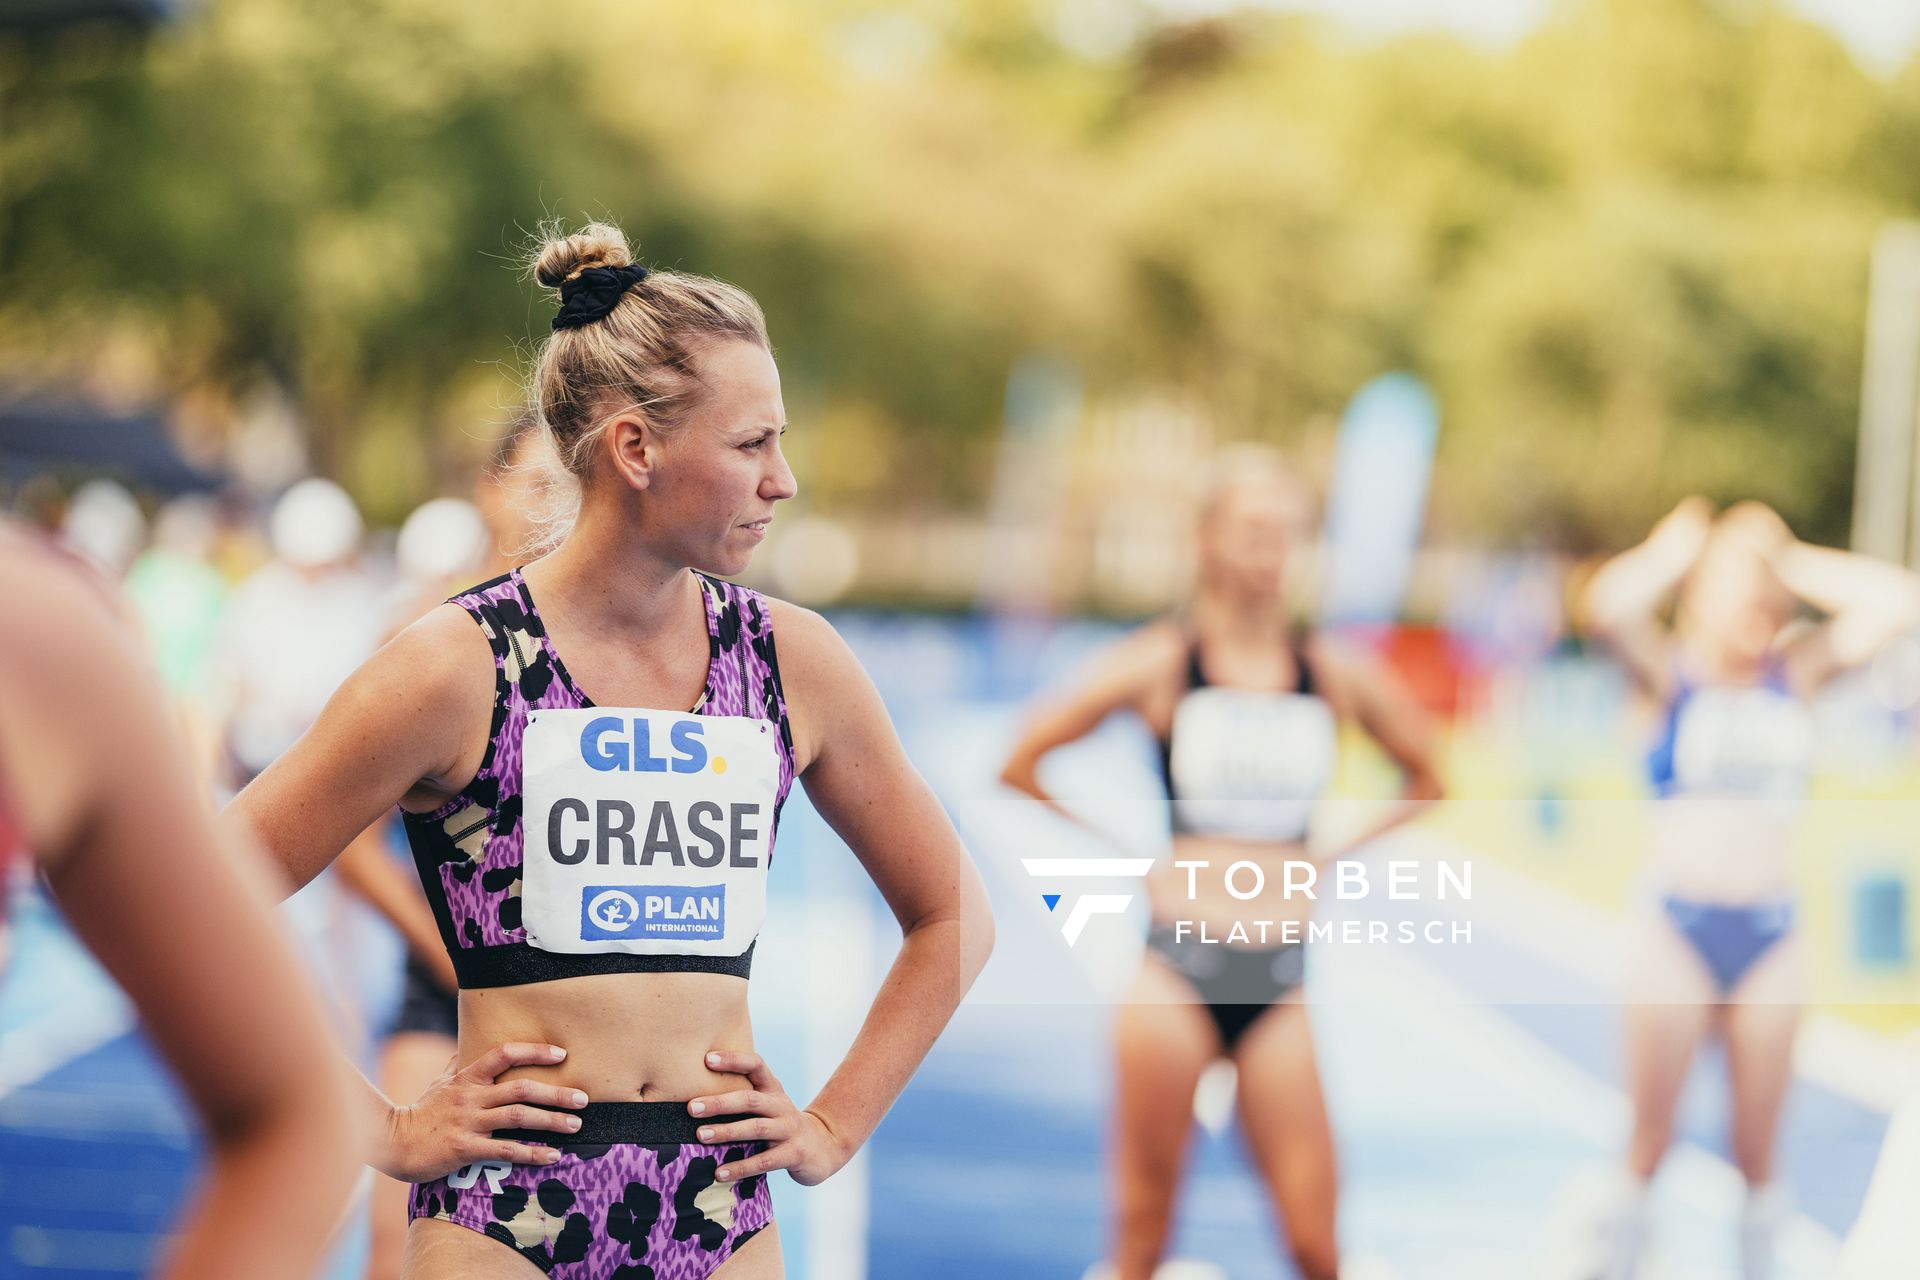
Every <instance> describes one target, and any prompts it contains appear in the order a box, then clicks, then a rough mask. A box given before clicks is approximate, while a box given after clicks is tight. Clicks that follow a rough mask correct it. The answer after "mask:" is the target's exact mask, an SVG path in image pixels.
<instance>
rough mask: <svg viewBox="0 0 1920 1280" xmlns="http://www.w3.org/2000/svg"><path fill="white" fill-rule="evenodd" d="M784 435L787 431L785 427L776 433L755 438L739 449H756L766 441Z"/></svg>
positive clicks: (771, 432) (770, 432)
mask: <svg viewBox="0 0 1920 1280" xmlns="http://www.w3.org/2000/svg"><path fill="white" fill-rule="evenodd" d="M785 434H787V429H786V428H785V427H782V428H780V430H779V431H777V432H773V431H769V432H768V433H767V434H766V435H763V436H755V437H754V438H753V439H751V440H748V441H746V442H745V443H743V444H742V445H741V446H740V447H741V448H742V449H758V448H759V447H760V446H761V445H763V444H765V443H766V442H767V441H768V440H770V439H772V438H773V437H774V436H775V435H783V436H784V435H785Z"/></svg>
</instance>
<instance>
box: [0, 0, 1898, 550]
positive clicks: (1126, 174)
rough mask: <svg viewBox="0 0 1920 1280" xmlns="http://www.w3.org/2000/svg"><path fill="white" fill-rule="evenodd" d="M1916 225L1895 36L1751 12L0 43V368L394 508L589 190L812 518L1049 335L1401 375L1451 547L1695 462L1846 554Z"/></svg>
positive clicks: (397, 26) (1273, 425) (274, 21)
mask: <svg viewBox="0 0 1920 1280" xmlns="http://www.w3.org/2000/svg"><path fill="white" fill-rule="evenodd" d="M1916 213H1920V61H1917V62H1916V63H1914V64H1913V65H1910V66H1909V67H1908V68H1907V69H1906V71H1905V72H1904V73H1903V74H1901V75H1899V76H1897V77H1895V78H1893V79H1891V80H1883V79H1876V78H1874V77H1873V76H1871V75H1869V74H1867V73H1866V72H1865V71H1863V70H1862V69H1861V68H1860V67H1859V66H1857V65H1856V64H1855V62H1854V61H1853V60H1852V58H1851V57H1850V56H1849V55H1848V54H1847V53H1846V51H1845V50H1844V49H1843V48H1842V47H1841V46H1840V45H1839V44H1838V43H1837V42H1836V41H1835V39H1834V38H1833V37H1832V36H1831V35H1830V34H1828V33H1827V32H1826V31H1825V30H1823V29H1821V28H1819V27H1817V26H1814V25H1811V24H1809V23H1807V22H1805V21H1803V20H1800V19H1798V18H1796V17H1793V16H1792V15H1790V14H1789V13H1788V12H1786V11H1785V10H1783V9H1781V8H1780V7H1779V6H1778V5H1775V4H1769V3H1762V2H1759V0H1568V2H1567V3H1565V4H1563V5H1562V6H1561V7H1560V8H1558V9H1557V10H1556V11H1554V13H1553V15H1552V16H1551V18H1550V19H1549V20H1548V21H1547V22H1546V23H1544V24H1543V25H1542V26H1541V27H1540V28H1539V29H1538V30H1537V31H1535V32H1534V33H1533V34H1532V35H1530V36H1528V37H1527V38H1526V39H1524V40H1523V41H1522V42H1520V43H1519V44H1518V45H1516V46H1515V47H1513V48H1511V49H1508V50H1502V51H1497V52H1495V51H1487V50H1484V49H1480V48H1477V47H1473V46H1469V45H1465V44H1462V43H1459V42H1457V41H1455V40H1453V39H1450V38H1446V37H1441V36H1435V35H1414V36H1407V37H1405V38H1401V39H1396V40H1391V41H1387V42H1376V43H1371V44H1367V43H1357V42H1355V41H1354V40H1352V39H1351V38H1349V37H1346V36H1344V35H1343V34H1342V33H1341V32H1340V31H1339V30H1338V29H1337V28H1333V27H1328V26H1325V25H1322V24H1318V23H1315V22H1311V21H1308V20H1304V19H1302V18H1299V17H1297V16H1284V15H1278V14H1266V13H1254V12H1249V13H1245V14H1240V15H1236V16H1231V17H1226V18H1220V19H1215V20H1209V21H1206V22H1202V23H1189V24H1183V25H1167V24H1165V23H1163V22H1156V20H1155V19H1154V16H1153V13H1152V11H1150V10H1148V9H1145V8H1142V7H1140V6H1139V5H1138V3H1137V2H1136V0H914V2H908V3H899V4H893V5H887V6H881V5H875V4H869V3H856V2H855V0H805V2H798V0H784V2H775V0H736V2H735V3H730V4H724V5H687V4H668V3H654V2H646V3H635V2H634V0H560V2H557V3H552V4H546V5H509V4H500V3H492V4H487V3H475V2H474V0H335V2H334V3H331V4H325V5H297V4H292V3H289V2H288V0H206V3H205V5H204V7H202V8H200V9H198V10H196V11H195V12H194V13H193V14H192V15H191V16H190V17H189V18H188V19H187V20H186V21H185V22H183V23H182V24H180V25H178V26H175V27H173V28H168V29H163V30H161V31H159V32H157V33H154V34H152V35H150V36H147V37H145V38H136V37H133V36H131V35H128V34H125V33H119V32H114V31H108V30H78V31H69V32H66V33H63V34H61V35H58V36H45V35H41V36H33V37H26V36H20V35H13V36H5V37H0V374H4V375H5V376H6V377H8V378H9V379H10V380H11V381H14V382H19V381H21V380H22V379H28V378H31V379H34V380H38V381H41V382H46V381H49V380H61V381H67V382H73V383H78V384H80V385H87V384H89V382H93V381H98V380H100V379H101V378H103V377H106V376H108V375H107V373H104V372H103V368H104V367H106V366H110V368H111V374H112V376H113V377H116V378H119V379H120V380H122V381H125V380H127V379H128V378H129V377H131V376H133V375H132V374H130V373H129V370H130V369H132V370H135V371H136V372H138V374H139V376H140V378H142V379H144V381H145V382H146V383H147V384H149V385H146V386H145V387H143V388H142V390H143V391H144V392H145V393H147V394H152V395H158V396H165V397H169V398H173V399H175V400H176V401H177V402H180V403H185V404H191V405H193V406H194V407H195V411H196V412H198V413H200V414H202V415H203V416H210V417H213V418H218V417H219V416H220V414H221V412H222V411H223V409H222V407H223V406H224V407H225V411H227V412H231V413H236V414H237V413H238V412H240V408H239V407H240V406H242V405H244V404H245V403H247V401H248V397H249V396H250V395H252V394H253V393H254V392H255V391H257V390H258V388H259V387H260V386H261V385H263V384H267V385H272V386H275V387H278V388H280V389H281V390H282V391H284V392H285V393H286V395H287V396H289V397H290V398H291V400H292V401H293V403H295V404H297V405H298V406H299V408H300V411H301V412H302V414H303V416H304V417H305V419H306V420H307V422H308V423H309V424H310V429H311V433H312V438H313V441H314V445H315V450H316V456H317V461H318V463H319V465H321V466H322V467H324V468H326V469H327V470H330V471H333V472H334V473H336V474H339V475H342V476H343V477H345V478H347V479H348V480H349V481H350V482H351V483H353V484H354V485H355V486H356V488H358V490H359V491H360V492H361V494H362V496H363V497H365V498H366V499H367V500H368V501H369V503H370V505H372V506H373V508H374V509H375V513H376V514H377V515H382V516H387V517H391V516H393V515H395V514H397V513H398V512H400V511H401V510H403V509H404V507H405V506H406V504H407V503H409V502H411V501H413V500H415V499H417V498H419V497H421V496H424V494H425V493H426V491H428V490H429V489H430V488H431V487H432V486H433V485H434V484H435V483H436V478H438V477H444V476H446V475H448V474H451V473H453V472H454V471H456V470H457V468H458V467H459V466H460V465H462V464H464V463H467V462H470V461H471V460H472V459H473V458H475V457H477V456H478V455H479V454H480V453H481V452H483V443H484V441H483V437H484V436H485V435H486V433H487V431H488V429H489V427H490V426H492V425H497V424H498V423H500V422H502V421H504V420H505V418H506V417H507V416H509V415H510V413H511V412H512V409H513V406H514V404H515V403H516V401H517V398H518V394H519V393H518V389H517V379H518V377H519V376H520V371H521V368H522V365H523V362H524V359H525V357H526V355H527V353H528V352H529V351H530V350H531V347H532V344H533V343H535V342H537V341H538V340H539V338H540V337H541V336H542V334H543V333H544V331H545V328H546V324H545V322H546V318H547V316H548V315H549V314H550V311H549V309H548V306H547V304H546V303H545V302H544V301H543V300H542V299H541V298H540V297H539V295H538V294H537V292H536V291H535V290H534V289H533V288H532V286H531V285H530V283H529V282H528V281H527V280H526V279H525V277H524V276H523V275H522V274H521V273H520V264H521V259H522V254H523V248H524V245H525V243H526V241H527V239H528V237H529V236H530V235H531V233H532V232H533V230H534V228H535V227H536V226H537V224H539V223H540V222H541V220H542V219H545V218H549V217H555V216H558V217H564V218H567V219H570V220H573V221H578V220H579V219H581V218H583V217H586V216H594V215H607V216H611V217H613V218H614V219H615V220H617V221H619V222H620V223H621V224H622V225H623V226H624V227H625V229H626V230H627V232H628V234H629V236H630V237H631V238H632V239H633V240H634V241H635V242H636V244H637V245H638V246H639V251H640V254H641V257H642V259H643V260H644V261H648V262H651V263H655V264H667V265H673V266H679V267H684V268H687V269H691V270H696V271H703V272H708V273H711V274H717V275H722V276H725V277H727V278H729V279H732V280H735V281H737V282H739V283H741V284H743V285H745V286H746V287H748V288H749V289H751V290H752V291H753V292H754V293H755V294H756V295H757V296H759V297H760V298H761V300H762V301H763V303H764V304H765V306H766V309H767V312H768V315H769V319H770V322H771V324H772V328H773V332H774V335H775V339H776V343H777V345H778V347H779V351H780V355H781V357H782V367H783V370H784V373H785V376H786V379H787V383H788V398H789V402H790V407H791V408H792V410H793V414H794V421H795V426H796V430H795V432H794V434H793V436H792V437H790V440H791V442H792V443H793V445H794V446H795V448H796V451H797V452H798V453H799V454H800V455H801V457H800V459H799V460H800V461H801V462H802V472H803V474H804V475H805V476H806V477H807V480H808V483H809V485H810V486H811V497H812V499H813V500H814V501H815V502H816V503H818V504H820V505H822V506H828V507H834V508H838V509H848V508H855V507H872V506H879V505H883V504H884V505H886V506H888V507H890V508H896V509H897V508H899V507H902V506H907V507H913V506H922V507H928V508H931V507H937V506H953V505H970V504H974V503H977V502H979V501H980V500H981V498H982V496H983V492H984V489H985V486H986V485H987V483H988V480H989V477H990V475H991V470H992V467H991V454H992V444H993V441H994V439H995V437H996V433H997V427H998V422H999V417H1000V410H1001V400H1002V395H1003V388H1004V385H1005V379H1006V374H1007V371H1008V369H1009V367H1010V366H1011V365H1012V363H1013V362H1014V361H1015V360H1016V359H1018V358H1019V357H1020V355H1021V354H1022V353H1024V352H1028V351H1032V350H1043V351H1048V352H1051V353H1053V354H1055V355H1056V356H1061V357H1065V358H1068V359H1071V360H1073V361H1074V362H1076V363H1077V364H1078V365H1079V366H1080V367H1081V368H1082V370H1083V371H1084V373H1085V376H1086V381H1087V385H1088V387H1089V388H1090V390H1091V392H1092V394H1093V395H1094V396H1095V397H1096V398H1097V399H1104V400H1124V399H1126V398H1129V397H1133V396H1138V395H1144V394H1162V393H1168V392H1171V393H1173V394H1176V395H1178V396H1179V397H1181V398H1182V399H1183V400H1187V401H1191V402H1193V403H1196V404H1199V405H1201V406H1203V407H1204V408H1205V409H1207V410H1208V411H1209V412H1210V413H1211V414H1212V415H1213V417H1214V418H1215V419H1216V421H1217V422H1218V424H1219V430H1220V434H1221V435H1222V436H1225V437H1258V438H1267V439H1273V440H1278V441H1281V442H1283V443H1284V442H1287V441H1290V440H1295V439H1297V438H1298V436H1299V433H1300V432H1301V431H1303V430H1304V429H1306V424H1308V423H1310V422H1313V421H1314V420H1316V419H1324V417H1325V416H1326V415H1327V414H1330V413H1337V412H1338V411H1339V409H1340V407H1341V405H1342V404H1343V403H1344V401H1345V399H1346V398H1347V397H1348V396H1349V395H1350V394H1351V393H1352V391H1353V390H1354V389H1355V388H1356V387H1357V386H1358V385H1359V384H1360V383H1362V382H1363V381H1365V380H1366V379H1367V378H1368V377H1370V376H1372V375H1373V374H1375V373H1378V372H1380V371H1382V370H1385V369H1389V368H1396V367H1400V368H1410V369H1412V370H1414V371H1416V372H1418V373H1420V374H1422V375H1424V376H1426V377H1428V378H1429V379H1430V380H1431V381H1432V382H1433V384H1434V386H1435V388H1436V390H1437V392H1438V394H1439V396H1440V399H1441V403H1442V405H1443V410H1444V414H1445V426H1444V429H1443V443H1442V450H1441V461H1440V473H1439V475H1440V488H1439V493H1438V498H1437V506H1436V512H1437V519H1438V520H1439V521H1440V523H1441V526H1442V532H1443V533H1446V534H1451V535H1454V536H1466V537H1482V538H1500V539H1512V538H1523V537H1541V536H1552V537H1556V538H1559V539H1560V540H1563V541H1572V542H1576V543H1593V542H1618V541H1620V540H1623V539H1625V538H1628V537H1631V536H1634V535H1636V534H1637V533H1638V532H1640V531H1641V530H1643V529H1644V528H1645V527H1646V525H1647V524H1648V523H1649V522H1650V521H1651V520H1652V519H1653V518H1654V517H1655V516H1656V515H1657V514H1658V513H1659V512H1660V511H1662V510H1664V509H1665V508H1666V507H1667V506H1668V505H1670V504H1671V502H1672V501H1673V500H1674V498H1675V497H1676V496H1678V495H1679V494H1681V493H1683V492H1686V491H1689V490H1695V489H1698V490H1703V491H1706V492H1708V493H1709V494H1711V495H1713V496H1716V497H1719V498H1721V499H1732V498H1735V497H1738V496H1744V495H1749V494H1753V495H1759V496H1762V497H1765V498H1768V499H1770V500H1772V501H1774V502H1775V503H1777V504H1778V505H1779V506H1780V507H1781V508H1782V510H1783V511H1784V512H1785V513H1786V514H1787V516H1788V518H1789V519H1790V520H1791V521H1792V522H1793V523H1794V525H1795V527H1796V528H1797V529H1798V530H1800V531H1801V532H1802V533H1803V535H1810V536H1813V537H1816V538H1820V539H1824V540H1828V541H1840V540H1844V537H1845V533H1846V528H1847V521H1848V514H1849V513H1848V495H1849V492H1850V488H1851V484H1852V466H1853V461H1852V458H1853V433H1854V427H1855V421H1856V417H1857V403H1858V396H1859V378H1860V373H1859V370H1860V360H1861V348H1862V336H1863V335H1862V330H1863V326H1864V316H1863V312H1864V305H1865V289H1866V269H1867V261H1868V255H1869V251H1870V246H1871V243H1872V237H1873V235H1874V232H1875V230H1876V229H1877V227H1878V226H1879V225H1880V224H1881V223H1883V222H1884V221H1885V220H1887V219H1889V218H1894V217H1905V216H1913V215H1915V214H1916ZM130 349H132V350H137V351H141V352H144V353H145V355H144V358H143V359H129V357H128V356H127V354H126V353H127V351H128V350H130ZM108 353H113V354H112V356H111V358H108Z"/></svg>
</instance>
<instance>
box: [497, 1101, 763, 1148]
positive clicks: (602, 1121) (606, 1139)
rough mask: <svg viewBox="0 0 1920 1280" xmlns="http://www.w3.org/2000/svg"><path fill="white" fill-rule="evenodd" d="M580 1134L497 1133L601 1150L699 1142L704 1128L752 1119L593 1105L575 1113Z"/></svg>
mask: <svg viewBox="0 0 1920 1280" xmlns="http://www.w3.org/2000/svg"><path fill="white" fill-rule="evenodd" d="M572 1114H573V1115H576V1116H579V1117H580V1129H579V1132H577V1133H557V1132H555V1131H554V1130H552V1129H495V1130H494V1131H493V1136H494V1137H496V1138H499V1139H501V1140H502V1141H504V1142H542V1143H545V1144H546V1145H547V1146H550V1147H582V1146H587V1147H599V1146H608V1145H611V1144H613V1143H618V1142H644V1143H655V1144H657V1143H663V1142H698V1141H699V1140H700V1138H699V1130H700V1126H701V1125H708V1124H733V1123H735V1122H737V1121H740V1120H751V1119H752V1118H753V1117H752V1116H744V1115H726V1116H690V1115H688V1114H687V1104H686V1103H684V1102H589V1103H588V1104H587V1105H586V1106H584V1107H581V1108H579V1109H578V1110H576V1111H574V1112H572Z"/></svg>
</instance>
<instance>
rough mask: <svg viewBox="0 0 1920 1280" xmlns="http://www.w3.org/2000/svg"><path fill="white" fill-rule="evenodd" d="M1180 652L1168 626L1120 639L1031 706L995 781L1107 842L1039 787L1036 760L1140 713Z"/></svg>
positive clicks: (1177, 638) (1177, 639) (1102, 834)
mask: <svg viewBox="0 0 1920 1280" xmlns="http://www.w3.org/2000/svg"><path fill="white" fill-rule="evenodd" d="M1183 652H1184V650H1183V648H1182V641H1181V637H1180V632H1179V631H1178V629H1177V628H1175V627H1174V626H1173V624H1171V623H1164V622H1163V623H1156V624H1154V625H1152V626H1148V627H1143V628H1142V629H1140V630H1139V631H1136V632H1134V633H1133V634H1132V635H1129V636H1127V637H1126V638H1125V639H1123V640H1121V641H1120V642H1119V643H1118V644H1116V645H1114V646H1113V647H1112V648H1111V649H1109V650H1108V651H1107V652H1105V653H1103V654H1102V655H1100V657H1099V658H1098V659H1096V660H1095V662H1094V663H1093V666H1092V669H1091V670H1090V671H1089V672H1088V673H1087V676H1086V678H1085V680H1084V681H1083V682H1082V683H1081V684H1080V685H1079V686H1078V687H1077V688H1075V689H1073V690H1071V691H1070V692H1068V693H1065V694H1062V695H1059V696H1055V697H1050V698H1045V699H1042V700H1041V701H1040V702H1039V703H1038V704H1037V705H1036V707H1035V708H1034V710H1033V712H1032V714H1030V715H1029V716H1028V717H1027V721H1026V723H1025V725H1023V726H1022V727H1021V730H1020V736H1019V737H1018V738H1017V739H1016V740H1015V741H1014V744H1013V750H1012V751H1011V752H1009V753H1008V755H1007V762H1006V763H1005V764H1004V765H1002V766H1001V768H1000V781H1002V782H1004V783H1006V784H1007V785H1008V786H1010V787H1012V788H1013V789H1014V790H1016V791H1021V792H1025V793H1026V794H1027V795H1029V796H1032V797H1033V798H1034V799H1035V800H1038V801H1039V802H1040V803H1041V804H1043V805H1045V806H1046V807H1047V808H1049V809H1051V810H1053V811H1054V812H1055V813H1057V814H1059V815H1060V816H1061V817H1063V818H1065V819H1067V821H1069V822H1072V823H1075V824H1076V825H1078V826H1080V827H1083V828H1085V829H1086V830H1088V831H1091V832H1093V833H1094V834H1095V835H1098V836H1100V838H1101V839H1103V840H1107V839H1111V837H1110V836H1108V835H1107V834H1106V833H1105V832H1103V831H1101V830H1100V829H1099V828H1098V827H1095V826H1094V825H1093V824H1092V823H1090V822H1088V821H1087V820H1086V819H1085V818H1083V817H1081V816H1080V815H1079V814H1076V813H1074V812H1072V811H1071V810H1069V809H1067V808H1066V807H1065V806H1064V805H1062V804H1061V803H1060V802H1059V801H1058V800H1056V799H1055V798H1054V797H1053V796H1052V795H1051V794H1049V793H1048V792H1047V790H1046V788H1045V787H1043V786H1041V785H1040V761H1041V759H1042V758H1043V757H1044V756H1045V755H1046V754H1047V753H1048V752H1049V751H1052V750H1054V749H1055V748H1056V747H1063V746H1065V745H1066V744H1067V743H1069V742H1075V741H1078V740H1079V739H1081V738H1084V737H1086V736H1087V735H1088V734H1089V733H1092V732H1093V731H1094V730H1095V729H1097V728H1099V726H1100V722H1101V721H1103V720H1105V719H1106V718H1107V717H1108V716H1110V715H1112V714H1113V713H1114V712H1116V711H1120V710H1122V709H1126V708H1132V709H1134V710H1140V709H1141V707H1142V705H1143V704H1144V703H1145V701H1146V697H1147V691H1148V690H1149V689H1151V688H1152V687H1153V684H1154V682H1155V681H1156V680H1158V679H1161V678H1163V677H1164V676H1165V673H1166V672H1167V670H1168V669H1169V667H1170V666H1171V665H1172V664H1174V663H1177V662H1178V661H1179V660H1180V657H1181V654H1182V653H1183Z"/></svg>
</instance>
